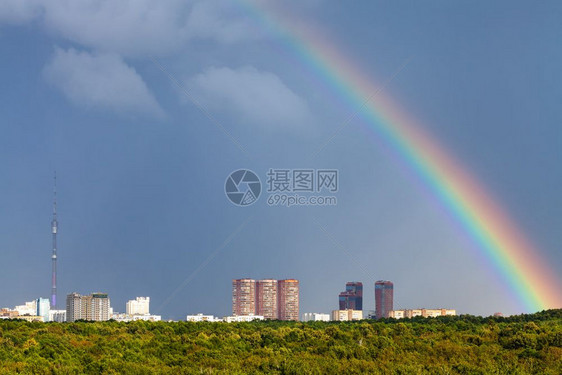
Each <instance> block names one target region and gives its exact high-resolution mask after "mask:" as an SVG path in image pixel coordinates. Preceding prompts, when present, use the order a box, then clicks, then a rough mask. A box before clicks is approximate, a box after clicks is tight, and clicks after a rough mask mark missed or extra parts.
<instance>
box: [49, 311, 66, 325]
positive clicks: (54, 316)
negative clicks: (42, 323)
mask: <svg viewBox="0 0 562 375" xmlns="http://www.w3.org/2000/svg"><path fill="white" fill-rule="evenodd" d="M49 321H50V322H58V323H62V322H66V310H49Z"/></svg>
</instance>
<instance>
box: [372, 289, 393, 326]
mask: <svg viewBox="0 0 562 375" xmlns="http://www.w3.org/2000/svg"><path fill="white" fill-rule="evenodd" d="M393 304H394V284H392V282H391V281H386V280H379V281H377V282H375V316H376V318H377V319H381V318H388V317H390V311H392V310H393Z"/></svg>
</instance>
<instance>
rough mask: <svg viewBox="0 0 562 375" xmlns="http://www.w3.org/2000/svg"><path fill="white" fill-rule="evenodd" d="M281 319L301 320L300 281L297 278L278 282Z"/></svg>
mask: <svg viewBox="0 0 562 375" xmlns="http://www.w3.org/2000/svg"><path fill="white" fill-rule="evenodd" d="M277 295H278V302H277V305H278V306H279V307H278V308H279V313H278V318H279V319H280V320H297V321H298V320H299V281H298V280H295V279H287V280H279V282H278V284H277Z"/></svg>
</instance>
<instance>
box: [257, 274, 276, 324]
mask: <svg viewBox="0 0 562 375" xmlns="http://www.w3.org/2000/svg"><path fill="white" fill-rule="evenodd" d="M277 302H278V301H277V280H273V279H266V280H258V281H256V315H262V316H263V317H264V318H265V319H277V318H278V308H277Z"/></svg>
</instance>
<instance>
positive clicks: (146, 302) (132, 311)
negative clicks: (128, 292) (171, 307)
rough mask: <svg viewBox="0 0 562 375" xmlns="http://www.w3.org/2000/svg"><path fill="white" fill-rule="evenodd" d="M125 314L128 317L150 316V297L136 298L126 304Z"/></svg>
mask: <svg viewBox="0 0 562 375" xmlns="http://www.w3.org/2000/svg"><path fill="white" fill-rule="evenodd" d="M126 312H127V314H128V315H148V314H150V297H137V298H136V299H134V300H130V301H129V302H127V308H126Z"/></svg>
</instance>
